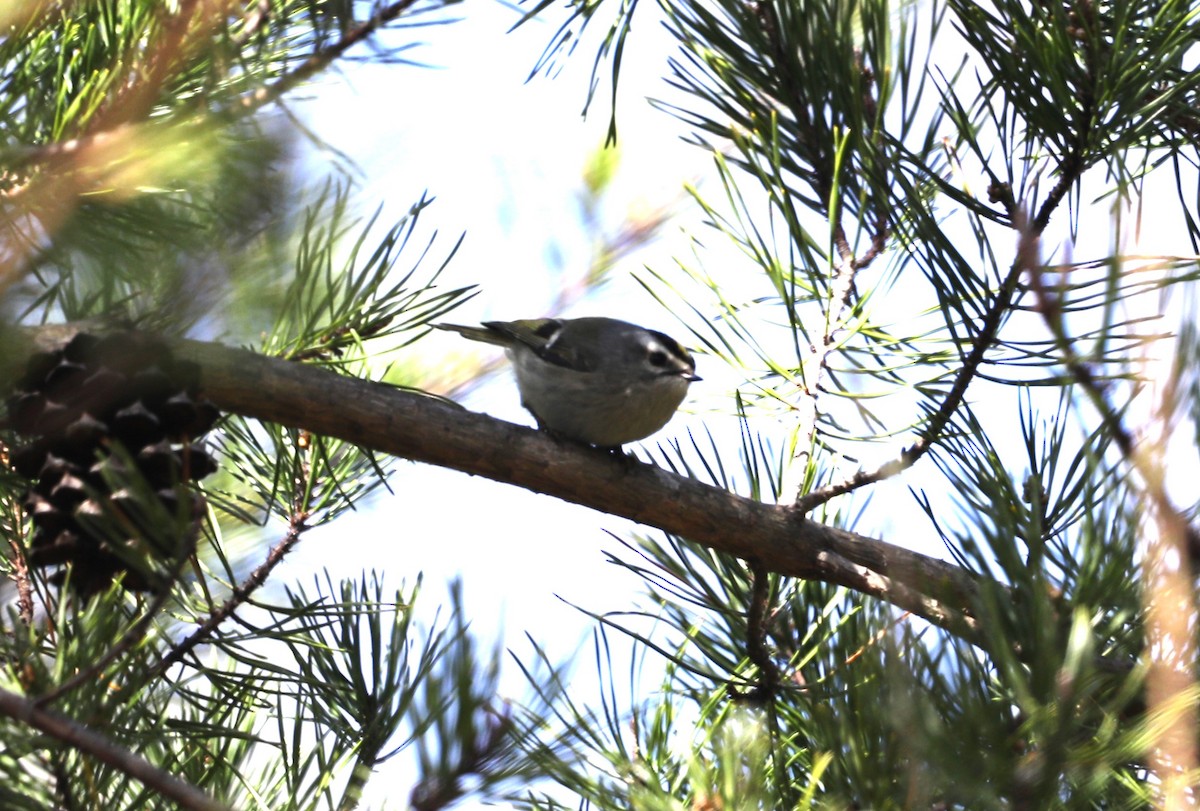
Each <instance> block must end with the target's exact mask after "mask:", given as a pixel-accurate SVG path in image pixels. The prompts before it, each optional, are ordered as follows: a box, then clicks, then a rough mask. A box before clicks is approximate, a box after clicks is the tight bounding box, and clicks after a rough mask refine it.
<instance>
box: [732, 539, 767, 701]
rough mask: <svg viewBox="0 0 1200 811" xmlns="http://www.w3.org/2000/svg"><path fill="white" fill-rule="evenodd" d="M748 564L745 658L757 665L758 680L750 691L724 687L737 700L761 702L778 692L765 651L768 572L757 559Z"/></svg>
mask: <svg viewBox="0 0 1200 811" xmlns="http://www.w3.org/2000/svg"><path fill="white" fill-rule="evenodd" d="M746 565H747V566H749V567H750V574H751V578H752V579H751V583H750V605H749V608H748V610H747V611H746V658H747V659H749V660H750V662H751V663H752V664H753V665H754V666H755V667H757V668H758V671H759V674H760V676H759V680H758V682H757V683H756V684H755V685H754V688H753V689H751V690H746V691H742V690H739V689H737V688H736V687H734V686H733V685H732V684H730V685H728V687H727V688H726V689H728V690H729V693H730V694H731V695H732V696H733V697H734V698H737V699H740V700H742V701H746V702H749V703H751V704H758V705H765V704H767V703H769V702H771V701H773V700H774V699H775V695H776V693H778V692H779V681H780V680H779V668H778V667H776V665H775V660H774V659H772V658H771V652H770V651H769V650H767V617H768V613H769V612H768V610H767V609H769V608H770V606H771V572H770V571H769V570H768V569H767V567H766V566H764V565H763V564H762V562H761V561H759V560H748V561H746Z"/></svg>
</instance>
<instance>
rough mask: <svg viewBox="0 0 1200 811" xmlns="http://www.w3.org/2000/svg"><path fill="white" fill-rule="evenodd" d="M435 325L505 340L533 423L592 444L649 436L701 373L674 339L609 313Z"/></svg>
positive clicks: (490, 339)
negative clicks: (533, 419)
mask: <svg viewBox="0 0 1200 811" xmlns="http://www.w3.org/2000/svg"><path fill="white" fill-rule="evenodd" d="M438 326H439V327H440V328H442V329H448V330H453V331H454V332H458V333H460V334H462V335H465V336H466V337H468V338H470V339H472V340H475V341H486V342H487V343H492V344H499V345H500V346H503V347H505V349H506V350H507V351H508V357H509V358H510V359H511V360H512V362H513V368H514V369H515V370H516V373H517V389H518V390H519V391H520V392H521V405H523V406H525V408H527V409H529V411H530V412H531V413H532V414H533V416H534V418H535V419H537V422H538V427H540V428H542V429H543V430H546V431H549V432H550V433H553V434H557V435H559V436H562V437H566V438H568V439H574V440H578V441H580V442H587V443H589V444H591V445H599V446H601V447H607V448H615V447H619V446H620V445H623V444H625V443H626V442H634V441H635V440H638V439H644V438H645V437H648V436H650V435H651V434H653V433H654V432H655V431H657V430H658V429H659V428H662V427H663V426H664V425H666V424H667V421H668V420H670V419H671V415H673V414H674V413H675V409H677V408H678V407H679V404H680V403H681V402H683V397H684V395H685V394H687V389H688V384H689V383H693V382H695V381H697V380H699V379H700V378H699V377H697V376H696V363H695V361H693V360H692V356H691V355H690V354H688V351H687V350H686V349H684V348H683V347H682V346H680V345H679V344H678V343H676V342H675V340H674V339H672V338H670V337H668V336H666V335H663V334H662V333H661V332H655V331H654V330H649V329H644V328H642V327H639V326H637V325H636V324H630V323H628V322H626V321H618V320H617V319H615V318H540V319H530V320H526V321H485V322H484V324H483V327H482V328H480V327H460V326H457V325H454V324H439V325H438Z"/></svg>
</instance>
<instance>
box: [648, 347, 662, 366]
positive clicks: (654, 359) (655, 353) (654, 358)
mask: <svg viewBox="0 0 1200 811" xmlns="http://www.w3.org/2000/svg"><path fill="white" fill-rule="evenodd" d="M646 359H647V360H649V361H650V365H651V366H666V365H667V353H666V352H664V351H662V350H661V349H652V350H651V351H650V353H649V354H648V355H646Z"/></svg>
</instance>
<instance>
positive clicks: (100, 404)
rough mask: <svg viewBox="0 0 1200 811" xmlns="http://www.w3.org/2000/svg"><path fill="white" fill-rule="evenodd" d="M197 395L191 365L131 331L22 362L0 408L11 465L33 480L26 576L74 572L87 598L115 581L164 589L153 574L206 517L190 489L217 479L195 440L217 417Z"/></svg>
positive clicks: (82, 339)
mask: <svg viewBox="0 0 1200 811" xmlns="http://www.w3.org/2000/svg"><path fill="white" fill-rule="evenodd" d="M198 387H199V368H198V367H197V366H196V365H195V364H192V363H188V362H184V361H178V360H175V358H174V357H172V355H171V353H170V351H169V350H168V349H167V348H166V347H165V346H164V345H162V344H161V343H158V342H157V341H154V340H153V339H151V338H148V337H146V336H142V335H139V334H135V333H117V334H113V335H108V336H104V337H96V336H93V335H86V334H82V333H81V334H79V335H76V336H75V337H74V338H73V339H72V340H71V341H70V343H68V344H67V345H66V346H65V347H64V348H63V349H62V350H60V351H57V352H49V353H39V354H37V355H35V356H34V357H32V358H31V359H30V360H29V363H28V364H27V366H26V370H25V374H24V375H23V376H22V378H21V379H20V380H19V381H18V382H17V384H16V386H14V390H13V392H12V394H11V395H10V396H9V398H8V400H7V407H8V426H9V427H10V428H11V429H13V430H14V431H15V432H16V433H17V434H18V436H19V439H20V440H22V442H23V444H20V445H18V446H16V447H14V448H13V450H12V453H11V454H10V456H9V464H10V465H11V467H12V469H13V470H14V471H16V472H17V473H18V474H19V475H21V476H23V477H25V478H27V479H29V480H30V487H29V490H28V491H27V492H26V495H25V500H24V504H25V509H26V510H27V511H28V512H29V514H30V517H31V520H32V522H33V536H32V539H31V541H30V547H29V549H28V551H27V553H26V562H27V563H28V565H29V566H30V567H31V568H40V567H49V566H63V565H66V564H70V565H71V567H72V574H71V579H70V583H71V586H72V588H73V589H74V590H75V591H76V592H78V593H80V594H82V595H85V596H86V595H90V594H94V593H96V592H99V591H103V590H104V589H106V588H107V587H108V586H109V584H110V583H111V582H112V580H113V578H114V577H116V576H117V575H118V574H122V573H123V578H122V581H121V582H122V585H123V586H124V587H125V588H127V589H132V590H137V591H147V590H150V591H152V590H156V589H158V588H160V587H162V586H163V585H165V584H164V583H162V582H161V579H162V578H161V575H156V574H155V572H156V571H161V570H162V568H163V567H162V566H155V565H153V564H155V563H159V562H170V561H172V560H176V559H177V558H176V556H177V555H178V554H179V553H180V550H184V549H186V548H187V546H188V545H189V544H187V543H185V541H187V540H188V538H190V533H192V531H193V530H192V525H193V523H194V522H195V521H196V520H198V519H199V518H200V517H201V516H202V515H203V514H204V499H203V497H202V496H200V495H199V493H197V492H195V490H193V489H192V488H190V487H188V486H187V483H188V482H190V481H197V480H199V479H202V478H204V477H205V476H207V475H209V474H210V473H212V472H214V471H215V470H216V469H217V465H216V462H215V460H214V459H213V458H212V457H211V456H210V455H209V454H208V453H207V452H206V451H205V450H204V449H203V448H202V447H201V446H200V445H198V444H196V441H197V440H198V439H199V438H200V437H201V436H203V435H204V434H205V433H207V432H208V431H209V429H211V428H212V426H213V425H214V424H215V423H216V421H217V418H218V417H219V416H220V413H219V412H218V411H217V408H216V406H214V405H213V404H212V403H211V402H210V401H208V400H207V399H205V398H204V397H203V396H201V395H200V394H199V393H198ZM65 579H66V572H65V570H60V571H59V572H57V573H56V574H54V575H53V576H52V577H51V581H52V582H55V583H58V584H61V583H63V582H64V580H65Z"/></svg>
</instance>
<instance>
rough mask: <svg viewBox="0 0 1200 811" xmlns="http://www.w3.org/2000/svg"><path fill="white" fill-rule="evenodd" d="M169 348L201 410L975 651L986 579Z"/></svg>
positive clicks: (407, 402)
mask: <svg viewBox="0 0 1200 811" xmlns="http://www.w3.org/2000/svg"><path fill="white" fill-rule="evenodd" d="M78 331H79V330H78V328H77V327H74V326H72V325H61V326H49V327H40V328H37V329H36V330H31V331H30V335H31V336H32V338H33V342H34V344H35V346H37V347H38V348H39V349H42V350H51V349H54V348H56V347H60V346H62V345H64V344H65V343H66V342H67V341H68V340H69V339H70V338H71V337H72V336H73V335H74V334H75V333H76V332H78ZM171 348H172V351H173V352H174V353H175V354H176V356H177V357H179V358H181V359H185V360H189V361H192V362H194V363H196V364H198V365H199V367H200V370H201V385H202V388H203V391H204V394H205V396H207V397H208V398H209V399H211V400H212V401H213V403H215V404H216V405H217V407H218V408H220V409H222V410H224V411H231V412H234V413H237V414H241V415H244V416H247V417H253V418H256V419H261V420H266V421H269V422H276V423H280V424H283V425H288V426H293V427H298V428H304V429H307V430H309V431H312V432H313V433H315V434H321V435H325V436H332V437H336V438H338V439H342V440H345V441H347V442H352V443H354V444H356V445H360V446H362V447H366V448H370V449H372V450H375V451H381V452H383V453H389V454H392V455H394V456H399V457H403V458H406V459H412V460H414V461H418V462H426V463H428V464H433V465H438V466H440V467H447V468H451V469H454V470H460V471H462V472H464V473H470V474H472V475H476V476H483V477H485V478H489V479H492V480H494V481H499V482H505V483H508V484H515V485H517V486H519V487H524V488H525V489H527V490H532V491H534V492H537V493H544V494H546V495H551V496H555V497H557V498H561V499H563V500H564V501H569V502H572V503H575V504H580V505H583V506H585V507H590V508H592V509H595V510H599V511H601V512H605V513H609V514H612V515H619V516H623V517H625V518H629V519H630V520H633V521H637V522H639V523H642V524H645V525H647V526H651V527H657V528H658V529H661V530H663V531H665V532H669V533H671V534H674V535H678V536H680V537H684V538H687V539H688V540H690V541H693V542H695V543H699V544H703V545H705V546H708V547H710V548H712V549H715V550H717V551H719V552H723V553H726V554H729V555H734V556H735V557H739V558H742V559H746V560H748V559H757V560H759V561H761V563H762V565H763V566H764V567H766V568H767V569H769V570H770V571H773V572H777V573H779V574H783V575H788V576H791V577H802V578H806V579H810V580H819V581H823V582H827V583H833V584H836V585H841V586H845V587H847V588H850V589H853V590H855V591H858V592H861V593H863V594H867V595H870V596H873V597H876V598H878V599H881V600H883V601H885V602H888V603H891V604H892V605H895V606H897V607H898V608H901V609H903V610H906V611H911V612H912V613H913V614H915V615H917V616H919V617H922V618H924V619H926V620H928V621H929V622H931V623H933V624H935V625H937V626H939V627H942V628H945V629H946V630H948V631H950V632H951V633H954V634H956V635H959V636H962V637H964V638H967V639H970V640H971V641H973V642H974V641H978V640H977V638H976V636H975V634H974V633H973V630H972V629H973V627H974V625H973V620H972V616H973V615H974V606H975V604H976V600H977V597H978V594H979V582H978V577H977V576H976V575H974V574H972V573H971V572H968V571H966V570H965V569H962V568H960V567H958V566H955V565H953V564H950V563H947V562H946V561H943V560H938V559H937V558H932V557H929V556H926V555H922V554H920V553H917V552H913V551H910V550H908V549H904V548H902V547H899V546H894V545H892V544H889V543H885V542H883V541H880V540H877V539H874V538H869V537H867V536H864V535H858V534H856V533H853V532H849V531H847V530H843V529H838V528H836V527H829V526H825V525H823V524H819V523H816V522H813V521H810V520H808V519H806V518H805V517H804V514H803V513H802V512H800V511H799V510H796V509H795V508H792V507H784V506H777V505H773V504H765V503H762V502H758V501H754V500H752V499H749V498H745V497H743V496H739V495H736V494H734V493H730V492H727V491H725V490H722V489H720V488H718V487H714V486H712V485H708V484H705V483H703V482H700V481H697V480H695V479H690V478H686V477H684V476H679V475H676V474H674V473H671V472H669V471H666V470H663V469H661V468H659V467H655V466H653V465H648V464H642V463H639V462H636V461H634V460H630V459H627V458H615V457H614V456H613V455H612V454H610V453H608V452H606V451H601V450H597V449H595V448H591V447H588V446H584V445H579V444H575V443H572V442H565V441H560V440H556V439H554V438H553V437H551V436H550V435H549V434H546V433H543V432H541V431H537V430H534V429H532V428H526V427H524V426H520V425H514V424H512V423H508V422H503V421H501V420H497V419H494V418H492V417H489V416H486V415H484V414H476V413H474V412H471V411H467V410H466V409H464V408H462V407H460V406H458V405H455V404H454V403H450V402H447V401H445V400H442V399H439V398H436V397H432V396H426V395H421V394H416V393H413V392H411V391H406V390H400V389H396V388H392V387H390V386H386V385H383V384H380V383H373V382H369V381H363V380H357V379H354V378H350V377H345V376H342V375H338V374H334V373H333V372H329V371H326V370H324V369H320V368H316V367H313V366H309V365H304V364H298V363H291V362H288V361H283V360H278V359H275V358H269V357H264V356H262V355H258V354H255V353H253V352H250V351H247V350H244V349H233V348H230V347H226V346H222V345H220V344H215V343H204V342H199V341H190V340H173V341H171Z"/></svg>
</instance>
